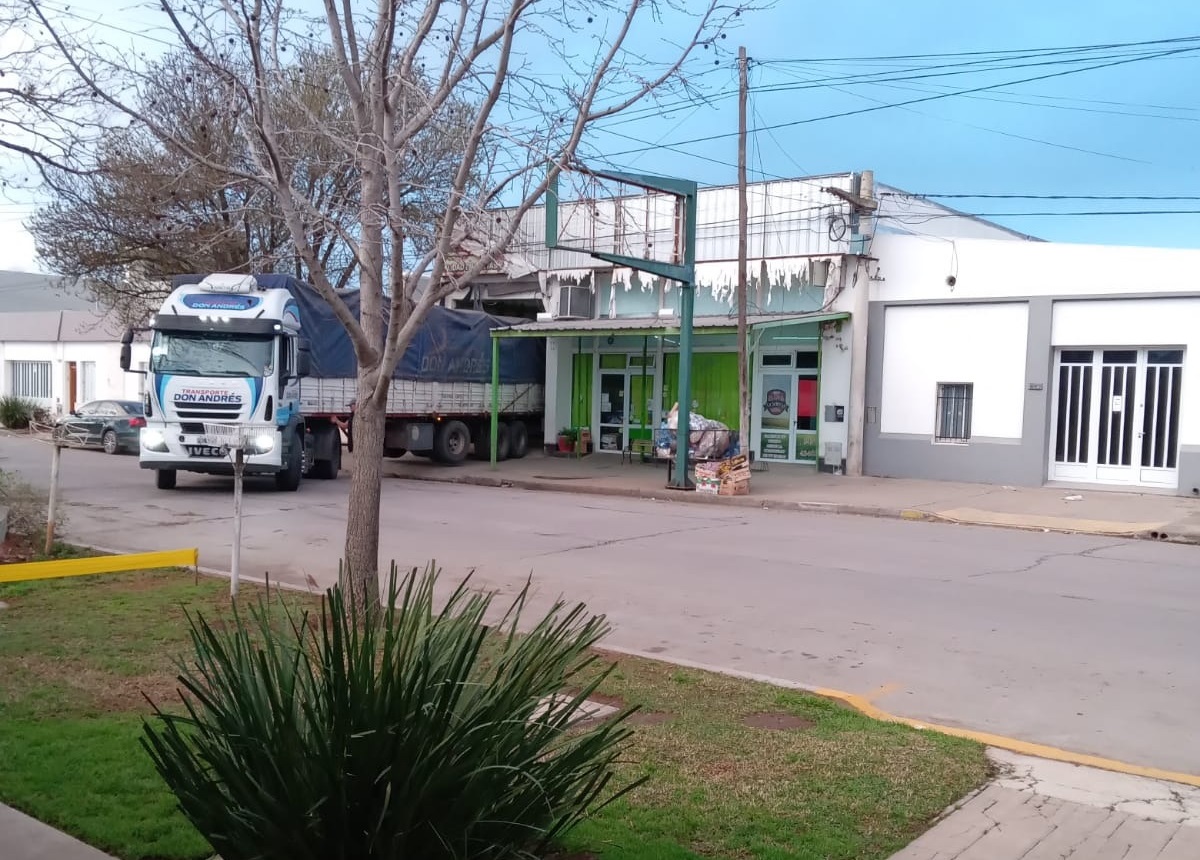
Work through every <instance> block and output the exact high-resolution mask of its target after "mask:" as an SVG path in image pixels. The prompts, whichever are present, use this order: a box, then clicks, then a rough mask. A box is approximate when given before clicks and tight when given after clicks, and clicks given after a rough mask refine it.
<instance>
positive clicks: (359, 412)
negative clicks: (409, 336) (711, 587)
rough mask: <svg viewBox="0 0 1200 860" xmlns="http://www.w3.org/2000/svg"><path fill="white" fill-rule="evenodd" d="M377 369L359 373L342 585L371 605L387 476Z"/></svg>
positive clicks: (376, 589) (376, 594) (374, 599)
mask: <svg viewBox="0 0 1200 860" xmlns="http://www.w3.org/2000/svg"><path fill="white" fill-rule="evenodd" d="M376 378H377V372H376V368H368V369H365V370H364V369H361V368H360V370H359V373H358V390H359V392H360V395H359V398H358V401H357V403H358V405H357V408H356V411H355V414H354V423H353V425H352V432H353V434H354V472H353V475H352V476H351V479H350V503H349V506H348V508H347V511H346V555H345V562H346V565H345V568H344V569H343V571H342V588H343V589H344V590H345V591H346V592H348V593H349V594H350V595H352V596H353V599H354V600H355V601H356V602H358V603H360V604H362V605H367V604H370V603H375V602H377V601H378V600H379V514H380V495H381V491H380V485H381V481H382V478H383V441H384V422H385V419H386V417H387V415H386V409H385V407H384V405H383V404H380V403H376V402H375V399H374V398H373V397H372V396H371V392H372V391H373V390H374V388H375V380H376Z"/></svg>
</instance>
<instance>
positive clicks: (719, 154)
mask: <svg viewBox="0 0 1200 860" xmlns="http://www.w3.org/2000/svg"><path fill="white" fill-rule="evenodd" d="M102 8H103V9H105V14H104V20H105V21H108V22H110V23H111V24H113V25H114V26H123V27H126V28H130V29H133V30H144V25H145V22H146V21H148V20H157V16H155V17H154V18H151V17H150V16H149V15H147V13H145V12H143V11H140V10H136V9H132V8H128V7H126V8H125V9H123V10H121V11H119V12H112V11H109V10H108V4H107V3H105V2H104V0H80V2H78V3H74V4H72V6H71V9H72V10H74V11H75V12H76V14H88V13H89V12H92V13H95V12H98V11H99V10H100V9H102ZM669 24H670V21H668V22H667V25H666V27H665V28H664V29H666V30H667V31H669V29H670V28H669ZM98 35H100V36H102V37H103V38H105V39H109V40H115V41H118V42H120V41H125V42H130V41H131V40H132V39H133V37H131V36H129V35H127V34H122V33H119V32H115V31H108V32H103V31H102V32H100V33H98ZM668 35H669V32H668ZM1188 36H1200V3H1197V2H1195V0H1149V2H1141V3H1131V2H1128V0H1092V2H1088V3H1084V2H1082V0H1072V2H1062V0H1060V2H1053V0H1041V1H1040V2H1032V0H1006V2H1003V3H971V2H963V0H955V2H949V0H906V2H902V3H883V2H878V0H863V2H860V3H859V4H855V5H850V4H837V3H809V2H800V0H778V2H777V4H776V5H775V7H774V8H773V9H770V10H766V11H761V12H756V13H754V14H752V15H748V16H745V18H744V21H743V23H742V24H741V26H740V27H739V28H738V29H736V30H734V31H732V32H731V33H730V34H729V36H728V38H727V39H725V40H724V41H723V42H722V43H721V46H722V48H723V49H724V51H723V52H722V54H721V55H720V61H719V63H714V62H713V61H712V59H711V57H712V54H711V52H707V53H706V52H702V53H701V54H700V55H699V59H698V61H697V62H696V63H695V64H694V67H693V68H694V69H695V70H696V71H698V72H703V74H702V75H700V76H699V77H697V79H696V80H697V82H698V83H702V84H703V85H704V88H705V89H706V90H707V91H708V92H709V93H710V94H712V96H713V99H714V100H713V102H712V104H710V105H690V106H687V107H684V108H675V109H672V110H669V111H667V112H665V113H662V114H649V115H643V116H642V117H641V118H638V119H628V118H616V119H614V120H611V121H609V122H608V123H607V124H606V126H605V127H606V128H607V129H608V131H607V132H605V131H599V130H598V131H597V132H596V133H594V134H593V136H592V137H591V139H590V141H589V143H590V146H591V150H592V152H593V153H598V154H601V155H604V154H608V155H610V157H611V160H612V162H613V163H614V164H617V165H619V166H621V167H624V168H630V169H635V170H639V171H645V172H661V173H666V174H671V175H677V176H685V177H688V178H693V179H696V180H698V181H700V182H701V183H703V184H726V183H731V182H733V181H735V179H736V171H735V167H734V164H735V158H736V141H735V140H734V139H733V138H731V137H729V138H723V139H719V140H712V141H707V142H701V143H688V141H691V140H693V139H695V138H699V137H707V136H711V135H718V134H727V133H731V132H734V131H735V130H736V127H737V112H736V111H737V108H736V100H735V99H734V98H732V97H731V95H730V94H731V93H732V92H733V91H734V88H735V87H736V70H735V67H734V64H733V61H732V53H733V52H734V51H736V47H737V45H738V44H744V45H745V46H746V47H747V50H748V52H749V55H750V57H751V61H752V67H751V81H752V86H753V87H754V89H755V90H769V89H771V88H775V90H776V91H774V92H768V91H763V92H755V93H754V94H753V95H752V98H751V126H752V127H754V126H771V125H781V124H786V123H797V122H799V121H801V120H807V119H811V118H814V117H822V116H825V115H828V114H835V113H842V112H846V111H852V110H856V109H861V108H864V107H872V106H875V105H877V104H878V103H880V102H885V103H888V102H895V101H899V100H905V99H912V98H921V97H923V96H927V95H930V94H931V93H933V92H936V91H937V90H936V89H935V88H938V87H941V88H943V89H948V88H971V87H978V86H985V85H989V84H997V83H1001V82H1004V81H1010V80H1016V79H1019V78H1023V77H1032V76H1034V75H1038V74H1047V73H1050V72H1054V71H1060V70H1063V69H1065V68H1070V66H1062V65H1057V66H1041V67H1035V68H1016V69H1009V70H1006V71H990V72H984V71H980V70H979V69H977V68H969V67H961V68H968V69H969V73H965V74H961V75H956V76H953V77H944V78H926V79H921V80H912V81H894V82H892V83H888V84H879V83H876V84H870V85H868V84H862V83H854V84H850V83H846V82H845V81H844V80H843V81H841V82H836V83H834V86H830V85H829V84H830V83H831V82H829V81H825V84H826V85H824V86H813V85H812V84H811V83H809V84H808V86H807V87H806V88H802V89H801V88H798V87H801V86H804V85H805V82H806V81H810V82H811V81H812V80H813V79H820V78H825V79H828V78H830V77H835V76H836V77H843V78H844V76H846V75H854V74H862V73H864V72H873V73H875V74H876V75H877V76H884V75H888V76H894V73H895V70H898V69H914V68H916V67H918V66H924V65H931V64H941V63H949V62H968V61H970V60H971V59H972V58H960V59H955V58H950V59H946V60H940V61H939V60H920V61H915V62H914V61H906V60H896V61H891V62H876V61H871V60H860V61H854V62H836V63H835V62H814V60H831V59H838V58H849V57H864V58H869V57H879V56H885V55H913V54H941V53H948V52H970V51H1015V50H1018V49H1026V48H1056V47H1066V46H1079V45H1095V44H1112V43H1123V42H1133V41H1143V40H1159V39H1162V40H1165V39H1180V38H1183V37H1188ZM1179 47H1184V48H1186V47H1196V48H1197V49H1198V50H1196V51H1195V52H1190V53H1184V54H1179V55H1177V56H1174V57H1171V58H1161V59H1155V60H1147V61H1142V62H1134V63H1128V64H1125V65H1119V66H1115V67H1111V68H1106V69H1098V70H1094V71H1087V72H1082V73H1079V74H1074V75H1069V76H1064V77H1059V78H1055V79H1052V80H1044V81H1038V82H1033V83H1026V84H1018V85H1013V86H1006V87H1004V88H1003V89H1002V91H1001V92H986V93H977V94H975V95H973V96H972V97H963V96H959V97H952V98H943V99H939V100H937V101H932V102H928V103H924V104H918V105H913V106H911V107H910V108H909V109H899V108H893V109H888V110H876V111H872V112H870V113H863V114H860V115H857V116H849V117H842V118H838V119H830V120H824V121H819V122H805V123H801V124H797V125H793V126H792V127H787V128H778V129H774V130H771V131H769V132H768V131H762V132H756V133H755V134H754V135H753V137H752V139H751V143H750V166H751V171H752V172H751V178H752V179H753V178H756V177H755V173H756V172H757V173H758V174H759V175H763V176H768V177H770V176H781V177H792V176H800V175H806V174H821V173H837V172H844V171H851V170H864V169H872V170H874V171H875V173H876V177H877V180H878V181H879V182H882V183H886V184H888V185H893V186H897V187H899V188H902V189H905V190H907V191H912V192H915V193H959V194H983V193H992V194H996V193H1007V194H1037V195H1050V194H1059V195H1148V196H1161V195H1183V196H1194V197H1197V198H1200V169H1198V165H1200V159H1198V158H1197V152H1198V151H1200V92H1198V88H1197V87H1196V85H1195V82H1196V81H1197V80H1198V79H1200V74H1198V73H1200V42H1196V43H1194V44H1176V45H1168V46H1164V49H1169V48H1179ZM647 48H648V50H649V51H650V52H651V53H653V47H652V46H650V45H647ZM1128 50H1129V49H1122V51H1123V52H1125V53H1127V52H1128ZM1139 50H1143V51H1144V50H1146V49H1139ZM1116 53H1118V52H1117V51H1116V50H1112V51H1107V52H1096V57H1097V59H1096V62H1101V61H1103V59H1104V58H1112V57H1113V56H1114V55H1115V54H1116ZM1044 59H1045V60H1047V61H1050V60H1059V59H1061V57H1046V58H1044ZM1014 62H1015V61H1014ZM1022 62H1032V60H1024V61H1022ZM1088 64H1092V63H1090V62H1089V63H1088ZM889 73H891V74H890V75H889ZM835 87H836V88H835ZM1018 102H1021V103H1018ZM631 138H632V140H631ZM630 150H636V151H630ZM618 153H620V154H618ZM944 202H946V203H948V204H950V205H953V206H955V207H956V208H959V209H962V210H964V211H969V212H977V213H989V214H993V215H994V220H997V221H999V222H1001V223H1004V224H1006V225H1009V226H1012V227H1014V228H1016V229H1018V230H1021V231H1023V232H1027V233H1031V234H1034V235H1037V236H1041V237H1043V238H1047V239H1052V240H1058V241H1069V242H1096V243H1105V244H1137V245H1164V246H1178V247H1200V214H1197V215H1191V214H1189V215H1161V216H1137V215H1113V216H1107V217H1098V216H1072V215H1061V216H1057V217H1016V216H1013V217H1006V216H1003V215H999V214H995V213H1005V212H1073V211H1080V210H1097V209H1101V210H1106V211H1109V210H1114V209H1117V210H1142V209H1187V210H1200V199H1197V200H1191V201H1188V200H1181V201H1169V202H1168V201H1132V200H1131V201H1087V200H1063V201H1052V200H988V199H950V200H946V201H944ZM30 205H31V204H30V200H29V199H27V198H26V199H18V200H10V201H8V202H0V268H22V269H31V268H33V267H34V262H33V259H32V247H31V243H30V242H29V240H28V237H27V235H25V234H24V232H23V230H22V229H21V227H20V223H21V220H22V219H23V218H24V217H27V215H28V213H29V211H30Z"/></svg>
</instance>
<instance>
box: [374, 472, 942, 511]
mask: <svg viewBox="0 0 1200 860" xmlns="http://www.w3.org/2000/svg"><path fill="white" fill-rule="evenodd" d="M387 477H389V478H393V479H395V480H398V481H415V482H417V483H426V484H457V485H459V486H471V487H491V488H492V489H504V490H509V489H516V490H530V491H534V492H545V493H565V494H567V495H573V496H610V497H615V498H625V499H641V500H642V501H647V502H680V503H682V504H688V505H724V506H727V507H735V508H758V509H760V510H773V511H800V512H803V513H813V514H853V515H855V516H863V517H875V518H877V519H892V520H910V521H914V522H915V521H930V522H932V521H935V520H938V519H939V518H938V517H937V515H936V514H931V513H929V512H927V511H919V510H915V509H912V508H884V507H876V506H873V505H852V504H846V503H843V502H789V501H785V500H781V499H755V498H751V497H749V496H709V495H703V494H699V493H687V492H673V491H671V490H669V489H667V488H665V487H664V488H663V489H662V490H660V491H656V492H652V491H647V490H639V489H625V488H623V487H586V486H581V485H579V484H575V485H568V484H564V485H561V486H560V485H557V484H552V483H548V482H546V481H530V480H524V479H521V478H492V477H488V476H486V475H466V476H464V477H454V476H448V477H441V476H437V475H413V474H406V475H398V474H389V475H387ZM946 522H950V521H949V520H946Z"/></svg>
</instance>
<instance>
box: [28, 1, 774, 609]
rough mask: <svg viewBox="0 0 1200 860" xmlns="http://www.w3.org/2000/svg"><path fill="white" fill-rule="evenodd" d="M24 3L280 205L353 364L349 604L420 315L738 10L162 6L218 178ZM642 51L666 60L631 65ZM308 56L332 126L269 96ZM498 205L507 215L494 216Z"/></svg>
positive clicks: (363, 592)
mask: <svg viewBox="0 0 1200 860" xmlns="http://www.w3.org/2000/svg"><path fill="white" fill-rule="evenodd" d="M26 2H27V3H28V6H29V8H30V9H31V10H32V12H33V14H34V15H35V17H36V18H37V20H38V21H39V22H40V23H41V25H42V26H43V27H45V28H46V30H47V32H48V33H49V36H50V39H51V41H52V43H53V45H54V46H55V47H56V48H57V51H58V52H59V54H60V56H61V59H62V60H63V61H64V62H65V63H66V64H67V65H68V66H69V68H70V69H71V70H72V71H73V72H74V73H75V75H77V76H78V78H79V80H80V81H83V82H84V83H85V84H86V85H88V86H93V87H94V88H95V89H96V91H97V92H99V93H100V96H101V98H102V99H103V100H104V101H105V103H106V104H107V105H108V106H109V107H111V108H112V109H114V110H117V111H120V112H122V113H124V114H125V115H127V116H129V117H130V118H131V119H132V120H133V121H134V122H136V123H137V124H138V125H139V126H141V127H144V128H145V129H147V130H148V131H149V132H150V133H151V134H153V135H155V136H156V137H157V138H158V139H159V140H160V141H162V143H163V145H164V146H165V147H167V149H168V150H170V151H171V152H173V153H179V154H181V155H182V156H183V157H185V158H186V159H188V160H189V161H190V162H191V163H192V164H194V165H195V166H197V167H198V168H205V169H210V170H214V171H218V172H224V173H228V174H229V175H230V176H232V177H234V178H236V179H237V180H239V181H242V182H245V183H247V184H250V185H254V186H257V187H259V188H262V189H264V190H265V191H266V192H267V193H268V194H269V195H270V197H271V200H272V204H273V205H276V206H278V207H279V211H280V214H281V216H282V219H283V222H284V224H285V225H286V227H287V230H288V234H289V235H290V237H291V240H292V242H293V245H294V246H295V250H296V252H297V254H298V255H299V257H300V259H301V261H302V262H303V264H304V266H305V268H306V270H307V272H308V273H309V275H310V276H311V278H312V281H313V283H314V285H315V287H316V288H317V290H318V291H319V292H320V294H321V295H322V297H323V298H324V299H325V301H326V302H328V303H329V305H330V307H331V308H332V309H333V312H334V314H335V315H336V316H337V318H338V319H339V320H340V321H341V323H342V325H343V326H345V328H346V331H347V333H348V335H349V337H350V339H351V341H352V342H353V344H354V351H355V355H356V357H357V361H358V401H357V407H358V408H357V417H356V420H355V439H354V443H355V469H354V478H353V484H352V486H351V490H350V502H349V512H348V520H347V529H346V545H345V558H346V563H347V570H348V571H349V582H348V585H349V586H350V588H351V590H352V591H353V592H354V593H356V594H357V595H359V598H360V599H368V600H369V599H375V596H376V595H377V594H378V569H379V506H380V478H381V458H382V454H383V442H384V418H385V415H384V407H385V403H386V395H387V391H388V384H389V381H390V378H391V375H392V372H393V370H394V368H395V366H396V363H397V360H398V359H399V357H400V356H401V355H402V354H403V352H404V350H405V348H406V347H407V345H408V343H409V342H410V340H411V338H412V337H413V334H414V333H415V331H416V330H417V328H418V326H420V325H421V323H422V321H423V319H424V318H425V316H426V315H427V313H428V311H429V309H430V308H431V307H432V306H433V305H434V304H436V303H437V302H438V301H439V300H440V299H441V298H443V297H444V296H446V295H449V294H450V293H452V292H455V291H457V290H458V289H460V288H461V287H462V286H464V285H466V284H469V283H470V282H471V281H472V280H473V279H475V278H476V276H477V275H478V274H479V273H480V272H481V271H482V270H483V269H484V267H485V266H487V265H489V264H490V263H492V262H494V261H495V260H496V259H497V258H498V257H499V255H501V254H502V253H503V252H504V250H505V249H506V248H507V247H508V245H509V244H510V243H511V241H512V238H513V235H514V233H515V232H516V229H517V226H518V223H519V221H520V219H521V218H522V216H524V214H525V213H526V212H527V211H528V210H529V209H530V208H531V207H532V206H533V205H534V204H535V203H537V202H538V200H539V199H540V198H541V197H542V195H543V194H544V192H545V190H546V188H547V187H548V184H549V183H550V182H551V181H553V180H554V179H555V178H556V177H557V176H558V174H559V173H560V171H561V170H562V169H563V168H564V167H565V166H567V165H569V164H570V163H571V162H572V159H573V158H574V157H575V153H576V152H577V150H578V149H579V147H580V145H581V142H582V141H583V140H584V137H585V133H586V132H587V130H588V128H589V127H590V126H592V125H593V124H594V123H597V122H599V121H601V120H604V119H606V118H610V117H613V116H615V115H617V114H619V113H621V112H623V111H625V110H627V109H629V108H630V107H632V106H634V105H636V104H638V103H639V102H643V101H645V100H646V99H647V98H650V97H653V96H655V95H656V94H658V93H660V92H663V91H664V90H666V89H668V88H672V87H679V86H683V87H686V85H687V79H686V76H685V74H684V72H685V64H686V61H687V60H688V58H689V57H690V56H691V55H692V54H693V53H694V52H695V51H696V49H697V48H698V47H699V46H701V45H705V46H710V47H711V46H715V45H717V44H720V43H719V42H718V41H714V40H718V39H719V38H720V36H721V35H722V30H723V29H724V28H725V27H726V26H728V25H729V24H730V23H731V21H732V19H733V18H735V17H736V16H739V15H741V14H742V12H743V11H744V10H746V9H748V8H750V6H751V2H743V0H700V2H696V0H691V1H690V2H689V0H378V2H376V3H375V4H369V5H373V8H372V9H371V11H370V12H368V11H366V8H367V6H362V7H361V8H362V9H363V11H361V12H358V13H357V14H355V13H354V12H352V6H351V3H350V2H349V0H340V2H339V0H323V3H322V10H323V15H321V16H320V17H319V19H317V20H312V19H308V18H305V17H304V15H303V14H302V13H301V12H300V11H299V9H298V8H296V7H291V6H288V5H287V0H189V2H187V3H186V4H185V3H184V2H182V0H161V5H162V9H163V11H164V12H165V14H166V15H167V17H168V19H169V20H170V22H171V25H172V26H173V27H174V30H175V33H176V35H177V38H178V40H179V42H180V45H181V46H182V48H183V49H184V50H186V51H188V52H190V53H191V55H192V56H193V57H194V58H195V60H196V61H197V62H198V63H201V64H203V65H205V66H206V67H207V69H208V70H209V72H210V73H211V75H212V76H213V77H214V78H215V79H216V80H218V81H220V84H219V86H218V87H217V88H216V90H215V92H216V93H218V94H219V96H220V98H221V99H222V100H223V101H224V105H225V108H226V111H227V113H228V116H230V117H232V118H234V119H235V120H236V127H237V131H238V133H239V134H240V136H241V138H242V140H244V141H245V143H246V153H247V157H248V163H246V164H229V163H227V161H226V160H224V159H218V158H214V157H213V156H212V155H210V154H209V153H208V152H206V151H205V150H204V149H203V148H202V147H200V146H198V145H197V144H196V142H195V141H192V140H188V139H186V138H185V137H184V136H183V135H182V134H180V132H179V130H178V129H175V128H173V127H171V126H170V125H168V124H166V123H165V122H164V121H163V120H162V119H161V118H160V117H158V116H156V115H155V114H153V113H152V112H149V111H146V110H144V109H142V108H140V107H139V100H138V99H137V98H136V97H135V95H136V93H144V92H146V91H147V90H148V89H149V88H150V86H151V82H150V81H148V80H147V79H146V76H145V74H144V72H142V71H140V70H139V69H138V68H136V67H134V66H133V65H132V64H129V63H128V62H126V61H125V60H124V59H123V58H122V57H119V56H115V55H114V54H113V52H111V51H109V52H104V51H101V50H98V49H97V48H96V47H95V46H89V45H85V44H81V43H79V42H78V41H76V40H73V39H71V38H70V37H69V35H68V34H65V33H64V32H63V30H62V28H61V27H59V26H57V25H56V24H55V21H54V17H53V14H52V13H50V12H49V11H47V10H45V9H43V8H42V6H41V0H26ZM660 49H662V50H664V51H665V53H666V56H665V58H655V59H653V60H652V59H650V58H649V54H650V53H651V52H656V51H658V50H660ZM314 54H319V55H320V56H322V57H328V61H327V62H328V65H327V66H324V67H323V68H324V69H325V70H326V73H325V74H324V75H323V78H324V82H323V84H322V88H323V89H324V88H328V90H329V91H330V92H331V93H332V92H336V93H337V94H338V97H339V98H342V99H345V102H346V104H347V106H348V110H347V112H346V113H345V115H343V116H339V117H337V118H336V120H334V121H327V120H326V118H323V117H321V116H320V115H319V114H317V113H316V112H315V111H313V110H312V109H311V107H310V106H308V105H306V104H305V103H304V102H303V101H302V100H301V99H298V98H297V97H296V96H295V92H296V90H295V89H294V88H288V87H282V86H280V85H279V82H280V81H281V80H282V79H285V78H287V77H288V76H292V75H296V74H298V73H303V71H304V70H305V68H306V67H307V63H308V62H309V60H307V59H306V57H308V56H312V55H314ZM708 56H709V57H710V58H711V56H712V55H711V54H709V55H708ZM105 75H115V76H116V77H119V78H120V79H121V80H122V81H123V82H124V89H118V88H113V87H106V86H104V84H103V83H102V77H103V76H105ZM131 82H132V83H131ZM131 92H132V93H134V95H131ZM461 104H467V105H469V106H470V110H469V116H468V117H467V119H468V122H467V123H466V124H465V126H464V129H463V137H462V139H461V140H459V141H454V142H453V145H452V146H450V147H449V150H450V152H451V153H452V155H451V159H452V163H453V168H454V169H453V171H452V172H451V175H450V177H449V182H448V183H446V184H445V186H444V187H427V188H424V189H423V190H424V192H426V193H428V194H429V195H430V196H431V198H432V199H435V200H437V201H438V202H439V204H440V206H441V209H440V211H439V214H438V217H437V218H436V219H435V220H434V221H433V222H432V223H430V222H428V221H425V220H422V219H420V218H416V219H414V218H413V217H412V213H411V205H410V203H409V202H408V200H407V199H406V192H409V193H411V191H412V189H413V186H414V177H419V176H420V175H421V166H422V165H421V159H422V158H423V155H422V149H421V147H420V146H419V143H420V141H421V140H422V139H423V137H428V135H429V132H430V129H431V126H432V125H433V124H434V123H435V120H436V118H437V117H438V116H439V115H440V114H442V113H443V112H444V111H446V110H447V109H448V108H452V107H453V106H455V105H461ZM305 151H312V152H319V153H325V154H326V155H325V156H324V157H347V158H349V159H351V161H352V163H353V166H354V170H355V175H356V179H357V183H358V187H357V190H358V197H357V201H356V211H355V218H354V223H353V225H352V226H347V225H346V224H345V223H344V222H343V221H342V220H340V219H338V218H331V217H329V215H328V213H327V212H325V211H323V210H322V209H321V208H319V207H318V206H315V205H314V204H313V201H312V200H311V199H310V198H309V197H308V196H306V195H304V194H302V193H300V192H299V191H298V189H297V188H296V185H295V182H294V177H295V166H296V165H295V161H294V156H292V155H289V153H297V152H305ZM416 184H420V183H419V180H417V182H416ZM500 205H503V206H505V207H506V208H507V213H508V214H506V215H505V216H503V217H500V218H499V219H498V216H497V215H495V214H494V210H495V207H497V206H500ZM319 231H328V232H332V233H336V234H337V235H338V236H340V238H341V240H342V241H344V242H345V243H346V245H347V246H348V247H349V248H350V250H351V253H352V254H353V255H354V258H355V261H356V263H357V267H358V275H359V285H360V288H361V304H360V307H361V310H360V313H359V315H358V316H357V317H356V316H355V315H354V314H353V313H352V312H351V311H350V309H349V307H348V306H347V305H346V304H345V303H344V302H343V301H342V299H341V298H340V297H339V296H338V295H337V292H336V290H335V286H336V284H335V282H334V280H333V279H332V278H331V277H330V273H329V271H328V270H327V268H326V266H325V265H324V264H323V261H322V260H321V258H320V251H319V248H318V247H316V246H315V245H314V242H313V237H314V235H315V234H316V233H317V232H319ZM464 241H466V242H467V243H468V244H469V246H471V247H474V248H476V249H478V251H477V255H476V256H475V257H474V258H473V259H471V260H470V261H469V264H468V265H466V266H461V267H460V266H455V267H454V271H453V272H451V271H450V270H448V268H447V265H446V263H447V260H448V259H450V258H453V257H454V255H455V253H456V249H457V248H460V247H462V245H463V243H464ZM426 285H428V286H426Z"/></svg>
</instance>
